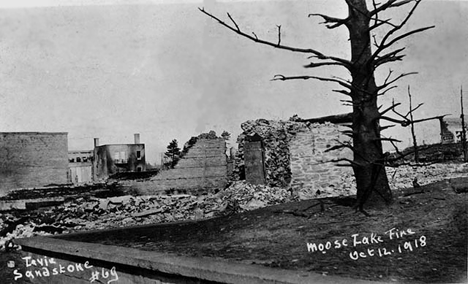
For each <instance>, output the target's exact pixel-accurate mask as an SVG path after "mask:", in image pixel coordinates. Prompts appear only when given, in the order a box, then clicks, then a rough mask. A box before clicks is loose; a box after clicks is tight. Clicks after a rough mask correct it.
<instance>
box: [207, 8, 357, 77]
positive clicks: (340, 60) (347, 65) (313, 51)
mask: <svg viewBox="0 0 468 284" xmlns="http://www.w3.org/2000/svg"><path fill="white" fill-rule="evenodd" d="M198 10H200V11H201V12H202V13H203V14H205V15H207V16H208V17H210V18H212V19H214V20H216V21H217V22H218V23H219V24H220V25H222V26H224V27H226V28H228V29H229V30H231V31H233V32H235V33H237V34H239V35H241V36H243V37H245V38H248V39H250V40H252V41H254V42H256V43H260V44H264V45H269V46H272V47H274V48H278V49H284V50H289V51H292V52H299V53H311V54H314V55H315V56H316V57H317V58H318V59H322V60H325V59H326V60H332V61H335V62H337V63H339V64H337V65H341V66H343V67H345V68H347V69H348V70H349V69H350V68H351V67H352V63H351V62H350V61H349V60H346V59H343V58H339V57H335V56H327V55H325V54H323V53H321V52H320V51H318V50H316V49H312V48H297V47H292V46H287V45H282V44H281V40H280V38H281V37H280V35H281V31H280V28H278V34H279V39H278V42H277V43H274V42H270V41H266V40H262V39H260V38H258V36H257V35H256V34H255V33H253V36H252V35H250V34H247V33H245V32H243V31H241V30H240V28H239V26H238V24H237V23H236V22H235V21H234V19H233V18H232V16H231V15H229V19H230V20H231V21H232V22H233V25H234V26H231V25H229V24H227V23H225V22H224V21H222V20H221V19H219V18H218V17H216V16H214V15H212V14H210V13H208V12H207V11H205V9H204V8H198Z"/></svg>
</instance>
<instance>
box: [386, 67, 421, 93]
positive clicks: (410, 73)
mask: <svg viewBox="0 0 468 284" xmlns="http://www.w3.org/2000/svg"><path fill="white" fill-rule="evenodd" d="M392 72H393V71H392V70H390V72H389V73H390V74H388V76H387V79H385V82H384V83H383V84H382V85H381V86H378V87H377V89H378V90H379V91H380V90H382V89H385V88H387V87H389V86H390V85H392V84H393V83H395V82H396V81H398V80H400V79H401V78H403V77H406V76H409V75H415V74H418V72H409V73H402V74H400V75H398V76H397V77H395V78H393V79H392V80H389V79H390V75H391V73H392Z"/></svg>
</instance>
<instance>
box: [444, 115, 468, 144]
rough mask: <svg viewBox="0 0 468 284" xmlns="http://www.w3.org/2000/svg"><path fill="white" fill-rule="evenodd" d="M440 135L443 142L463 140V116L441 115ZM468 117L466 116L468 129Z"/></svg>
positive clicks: (466, 127) (467, 127)
mask: <svg viewBox="0 0 468 284" xmlns="http://www.w3.org/2000/svg"><path fill="white" fill-rule="evenodd" d="M439 121H440V136H441V143H442V144H449V143H457V142H460V141H461V132H462V120H461V117H447V118H445V117H441V118H440V119H439ZM467 122H468V117H466V116H465V129H467V130H468V125H467Z"/></svg>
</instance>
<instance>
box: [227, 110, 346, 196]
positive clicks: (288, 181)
mask: <svg viewBox="0 0 468 284" xmlns="http://www.w3.org/2000/svg"><path fill="white" fill-rule="evenodd" d="M241 128H242V129H243V130H244V132H243V133H242V134H241V135H239V137H238V140H237V142H238V144H239V149H238V152H237V156H236V168H235V170H234V173H235V174H236V175H235V176H236V179H242V178H243V176H244V173H243V171H244V170H245V169H244V145H245V143H246V139H247V138H248V137H249V136H252V135H255V134H258V135H259V136H261V137H262V138H263V140H262V141H263V145H264V148H265V172H266V177H265V179H266V183H267V184H268V185H270V186H279V187H290V188H291V189H292V190H293V191H294V192H295V193H296V194H298V195H299V196H301V197H303V198H308V197H316V196H317V195H318V196H331V195H349V194H352V193H355V186H354V183H353V182H352V181H353V179H354V178H353V172H352V170H351V168H348V167H346V168H344V167H337V166H336V163H334V162H332V160H337V159H340V158H349V159H352V153H351V151H350V150H349V149H341V150H333V151H329V152H325V150H326V149H328V148H331V147H333V146H335V145H337V142H336V141H337V140H338V141H341V142H344V141H349V138H348V137H346V136H344V135H342V134H341V133H340V131H342V130H344V127H343V126H339V125H335V124H331V123H322V124H319V123H313V124H311V123H304V122H298V121H274V120H265V119H258V120H249V121H247V122H244V123H243V124H242V125H241ZM343 181H346V182H343ZM350 181H351V182H350Z"/></svg>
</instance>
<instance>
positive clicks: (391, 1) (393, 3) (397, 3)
mask: <svg viewBox="0 0 468 284" xmlns="http://www.w3.org/2000/svg"><path fill="white" fill-rule="evenodd" d="M413 1H414V0H401V1H397V0H389V1H387V2H386V3H384V4H382V5H380V6H379V7H374V10H372V11H370V12H369V15H370V16H374V15H377V14H378V13H380V12H382V11H384V10H386V9H388V8H393V7H399V6H403V5H406V4H408V3H410V2H413ZM416 2H418V1H416Z"/></svg>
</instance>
